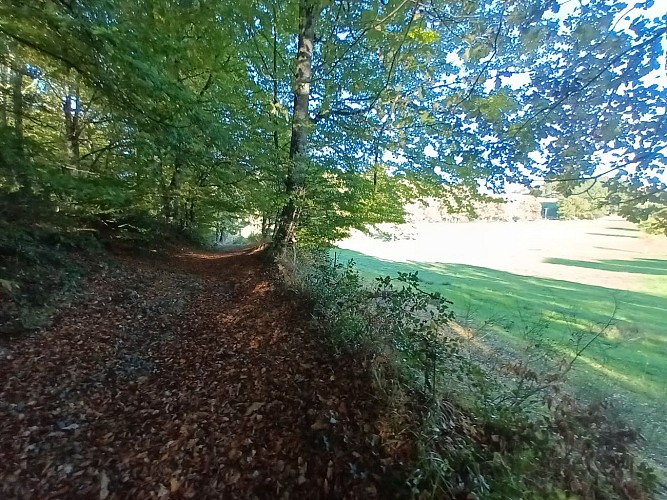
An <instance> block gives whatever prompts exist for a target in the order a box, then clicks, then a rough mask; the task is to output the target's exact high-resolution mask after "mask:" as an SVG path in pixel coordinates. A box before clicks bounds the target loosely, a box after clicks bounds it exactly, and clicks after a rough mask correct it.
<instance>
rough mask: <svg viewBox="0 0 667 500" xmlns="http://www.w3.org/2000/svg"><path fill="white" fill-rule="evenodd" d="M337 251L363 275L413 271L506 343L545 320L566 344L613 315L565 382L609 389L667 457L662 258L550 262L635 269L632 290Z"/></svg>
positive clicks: (666, 281) (555, 338) (665, 269)
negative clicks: (638, 284) (489, 323)
mask: <svg viewBox="0 0 667 500" xmlns="http://www.w3.org/2000/svg"><path fill="white" fill-rule="evenodd" d="M336 252H337V258H338V259H339V260H340V261H345V260H349V259H354V261H355V262H356V263H357V267H358V269H359V271H360V272H361V274H362V275H363V276H364V277H365V278H369V279H370V278H374V277H376V276H379V275H388V274H390V275H395V274H396V273H397V272H398V271H402V272H406V271H415V270H416V271H419V276H420V277H421V278H422V280H423V282H424V284H425V286H426V287H428V288H430V289H431V290H434V291H439V292H441V293H442V294H443V295H444V296H445V297H447V298H449V299H450V300H452V301H453V302H454V306H453V308H454V311H455V312H456V313H457V315H458V317H459V318H462V319H463V320H466V321H467V320H469V319H470V318H471V316H472V317H474V320H473V321H477V322H483V321H485V320H488V319H493V320H494V325H495V327H494V329H493V330H492V331H493V339H491V340H492V341H493V342H498V341H502V342H503V343H506V344H508V345H510V346H513V347H521V345H522V343H524V342H526V336H525V331H526V330H530V329H531V327H532V326H533V325H538V324H542V325H548V327H547V328H546V329H543V328H542V329H541V330H542V331H543V334H544V335H545V336H546V337H547V338H548V339H549V340H551V341H552V342H553V343H554V344H556V345H557V346H559V348H560V349H561V350H565V351H567V350H572V342H571V341H570V339H571V338H572V332H573V331H576V330H577V329H585V330H586V329H587V330H588V331H599V329H600V328H601V326H600V325H604V324H607V323H608V322H609V320H610V318H612V317H613V326H611V327H609V328H607V330H606V331H605V334H604V335H603V336H602V337H601V338H600V339H599V340H598V341H596V342H595V343H594V344H593V345H592V346H591V347H590V348H589V349H588V350H587V351H586V352H585V353H584V355H583V356H582V357H581V358H580V360H579V363H578V366H577V369H576V371H575V372H574V373H573V377H572V384H573V386H575V387H576V389H578V390H580V391H581V392H582V393H583V394H586V395H588V396H593V397H597V396H600V395H614V396H615V402H616V404H618V406H619V410H620V411H621V413H622V414H625V415H626V416H628V418H630V419H631V420H633V421H634V423H635V424H637V425H638V426H640V427H641V428H643V429H644V433H645V436H646V437H647V438H648V439H650V440H651V445H652V446H651V448H652V449H653V451H654V452H655V453H654V456H655V458H656V459H657V460H658V461H659V462H662V463H667V458H666V457H665V456H664V455H665V453H667V452H665V451H663V452H662V453H660V451H661V449H662V450H667V422H666V421H667V417H665V414H666V413H667V401H665V395H667V260H660V259H627V260H618V259H617V260H600V261H581V260H566V259H551V260H550V262H552V263H555V264H560V265H564V266H570V267H571V268H572V276H573V278H572V279H573V280H575V279H576V273H577V269H580V268H592V269H600V270H607V271H612V272H613V271H618V272H628V273H637V274H640V275H642V276H641V278H642V284H643V285H645V286H644V288H645V290H643V291H642V292H638V291H623V290H616V289H611V288H605V287H602V286H591V285H585V284H580V283H577V282H575V281H561V280H555V279H548V278H539V277H532V276H523V275H518V274H512V273H509V272H505V271H499V270H494V269H488V268H485V267H478V266H472V265H463V264H442V263H419V262H407V263H403V262H393V261H387V260H381V259H379V258H375V257H370V256H367V255H364V254H362V253H359V252H354V251H351V250H337V251H336ZM538 329H539V328H538ZM661 455H663V456H661Z"/></svg>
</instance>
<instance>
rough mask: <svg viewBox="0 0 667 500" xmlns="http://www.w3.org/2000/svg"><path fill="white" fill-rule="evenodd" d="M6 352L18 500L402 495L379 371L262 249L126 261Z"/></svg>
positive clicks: (7, 472)
mask: <svg viewBox="0 0 667 500" xmlns="http://www.w3.org/2000/svg"><path fill="white" fill-rule="evenodd" d="M87 286H88V293H87V294H86V299H85V300H83V301H82V302H81V303H78V304H76V305H73V306H71V307H69V308H68V309H66V310H64V311H63V312H62V313H61V314H60V317H59V321H58V322H57V323H56V324H55V325H54V326H53V327H52V328H51V329H49V330H48V331H45V332H42V333H39V334H37V335H34V336H31V337H28V338H24V339H21V340H17V341H14V342H12V343H10V344H8V345H6V346H5V347H4V348H3V350H2V352H1V353H0V381H1V382H0V383H1V384H2V385H1V386H0V421H1V422H2V423H3V425H2V426H1V427H0V497H2V498H22V499H24V498H100V499H123V498H197V499H200V498H229V497H235V498H253V497H254V498H373V497H377V496H383V497H390V496H394V493H393V492H392V488H393V484H392V481H393V479H394V478H393V474H391V473H390V470H393V468H394V463H393V460H392V458H391V457H388V456H386V453H385V452H384V450H383V447H382V440H381V439H380V437H379V436H378V431H377V427H378V423H377V415H376V411H377V405H378V402H377V401H376V400H375V399H374V397H373V396H372V394H371V388H370V382H369V377H368V373H367V372H366V370H365V369H364V367H363V364H362V363H361V362H359V361H356V360H354V359H352V358H350V357H336V356H334V355H333V354H332V353H331V352H330V351H329V350H328V349H327V348H326V347H325V345H324V344H323V343H322V342H321V340H320V339H319V337H318V334H317V333H314V332H312V331H310V330H309V327H308V322H307V320H306V319H305V314H304V312H302V311H300V310H299V307H298V306H297V305H296V304H294V303H293V302H292V301H291V300H290V299H289V298H288V297H287V296H286V295H285V294H283V293H282V292H281V291H280V290H279V288H278V287H276V286H275V285H273V284H272V283H271V281H270V280H269V279H267V276H266V274H265V271H264V268H263V267H262V265H261V261H260V258H259V256H258V255H256V254H252V253H248V252H245V253H237V254H212V253H209V254H203V253H200V254H197V253H191V254H184V255H181V256H178V257H172V258H170V259H168V260H156V261H154V262H147V261H141V260H135V259H125V260H121V261H119V262H118V263H117V265H116V266H112V267H111V268H108V269H107V268H105V270H103V271H100V272H99V273H97V274H95V275H94V276H92V277H91V278H90V279H89V280H88V285H87Z"/></svg>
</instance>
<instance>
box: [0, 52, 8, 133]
mask: <svg viewBox="0 0 667 500" xmlns="http://www.w3.org/2000/svg"><path fill="white" fill-rule="evenodd" d="M8 87H9V68H8V67H7V66H5V65H4V64H0V99H1V102H0V127H6V126H7V112H8V110H9V105H8V103H9V89H8Z"/></svg>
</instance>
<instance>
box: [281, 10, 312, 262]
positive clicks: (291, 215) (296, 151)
mask: <svg viewBox="0 0 667 500" xmlns="http://www.w3.org/2000/svg"><path fill="white" fill-rule="evenodd" d="M319 3H320V2H319V0H300V2H299V43H298V52H297V55H296V74H295V78H294V110H293V112H292V141H291V143H290V152H289V153H290V154H289V160H290V161H289V170H288V173H287V179H285V188H286V191H287V195H288V201H287V203H286V204H285V206H284V207H283V209H282V212H281V214H280V219H279V221H278V226H277V229H276V235H275V240H274V251H275V252H276V253H280V252H282V250H283V249H284V247H285V245H287V244H292V243H294V239H295V236H296V230H297V225H298V222H299V215H300V213H301V207H300V198H301V197H302V196H303V194H304V193H303V192H304V189H305V181H306V169H307V164H306V159H307V158H306V156H307V151H306V148H307V145H308V127H309V117H308V106H309V104H310V82H311V80H312V73H313V68H312V59H313V46H314V43H315V22H316V21H317V18H318V16H319V13H320V5H319Z"/></svg>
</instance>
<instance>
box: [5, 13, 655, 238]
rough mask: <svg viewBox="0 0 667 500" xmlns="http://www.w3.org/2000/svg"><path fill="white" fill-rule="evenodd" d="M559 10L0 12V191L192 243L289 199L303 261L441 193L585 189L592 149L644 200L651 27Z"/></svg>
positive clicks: (472, 195)
mask: <svg viewBox="0 0 667 500" xmlns="http://www.w3.org/2000/svg"><path fill="white" fill-rule="evenodd" d="M308 5H311V6H312V7H313V9H311V10H308V9H305V10H304V9H301V7H304V6H308ZM315 7H316V8H315ZM559 9H560V6H559V4H558V3H557V2H556V3H554V2H546V3H544V2H536V1H533V0H517V1H516V2H511V4H510V5H506V2H498V1H494V0H489V1H473V2H463V3H451V2H448V1H444V0H436V1H432V2H426V3H424V2H421V3H415V2H403V1H399V0H390V1H388V2H385V1H379V0H374V1H372V2H365V3H364V2H362V3H359V2H339V1H334V2H320V1H315V0H299V1H297V0H294V1H290V2H277V1H275V0H265V1H260V2H251V3H249V4H244V5H242V6H239V5H235V4H231V3H229V2H216V3H210V2H209V3H207V2H191V1H182V2H180V1H179V2H167V1H164V0H155V1H150V2H148V1H142V2H140V3H138V4H137V3H136V2H128V1H126V0H112V1H104V2H92V3H90V2H89V3H81V2H56V1H53V0H41V1H39V2H32V3H29V4H26V3H25V2H23V1H20V0H8V1H6V2H3V4H2V6H0V19H1V21H0V70H1V71H0V97H1V99H0V143H1V144H2V146H3V147H2V148H1V149H2V153H1V158H0V194H2V195H3V196H6V195H8V194H9V193H12V192H15V191H18V190H27V191H30V192H32V193H33V194H34V195H36V196H39V197H40V198H41V199H43V200H45V201H50V202H53V203H54V206H55V207H56V208H57V209H58V210H59V211H60V212H62V213H67V214H69V215H71V216H72V217H73V218H76V217H82V216H83V217H88V218H91V217H92V218H94V217H98V216H100V215H104V216H105V217H111V218H113V219H115V220H122V219H124V218H126V217H130V218H139V219H141V220H144V221H148V219H149V218H153V219H158V220H159V221H160V224H162V223H164V224H166V225H168V226H171V227H173V228H175V229H176V230H177V231H180V232H184V233H193V232H194V233H199V234H200V235H202V236H203V237H204V238H208V239H209V240H210V239H212V236H213V234H214V233H215V230H216V228H217V227H218V226H219V225H220V224H221V223H222V224H225V223H226V222H227V219H228V218H232V219H233V218H236V217H242V218H247V217H255V218H261V219H263V220H265V221H266V223H267V226H271V228H272V227H273V226H274V225H275V224H276V223H277V222H279V220H280V214H281V209H282V208H283V207H284V206H285V203H286V202H287V200H288V199H293V201H294V202H295V203H296V204H297V205H298V207H296V208H298V210H297V212H298V219H299V220H298V223H299V229H300V234H299V238H298V239H299V242H300V243H302V244H303V246H312V245H314V244H315V243H322V242H327V241H332V240H335V239H337V238H339V237H340V236H341V235H344V234H345V232H346V231H347V230H348V229H349V228H350V227H356V228H359V227H363V226H364V225H366V224H374V223H377V222H378V221H382V222H395V221H398V220H400V219H401V218H402V217H403V205H404V204H405V202H407V201H410V200H414V199H418V198H424V197H429V196H433V197H437V198H441V199H443V200H445V203H449V200H448V198H450V197H451V192H452V191H451V190H447V189H446V188H448V187H456V188H457V189H458V190H459V193H466V195H465V197H467V198H468V199H467V200H465V202H466V203H470V202H471V201H474V200H475V199H477V198H479V196H480V195H479V193H478V187H479V186H480V185H482V186H484V187H485V188H486V189H488V190H489V191H496V192H497V191H501V190H502V189H503V187H504V185H505V184H506V183H507V182H509V181H511V182H521V183H528V182H532V180H533V179H534V178H535V177H536V176H537V177H544V176H547V177H554V176H558V177H559V178H561V179H568V178H569V179H572V180H573V182H574V181H575V180H580V179H581V178H582V177H583V178H585V177H590V176H597V175H598V172H599V170H597V166H598V165H599V164H600V161H599V158H600V155H602V154H603V153H609V154H607V156H606V157H612V158H613V161H612V165H611V171H612V173H614V175H615V177H616V178H617V179H618V180H619V182H626V183H627V181H632V183H633V185H640V184H641V182H642V179H643V180H644V181H646V183H647V184H649V185H650V186H652V188H654V189H657V190H660V189H661V186H662V185H661V184H660V182H659V176H658V175H657V174H658V173H659V162H660V159H661V158H662V155H663V151H664V143H663V141H662V140H655V141H643V140H639V139H640V138H641V137H646V136H652V137H662V134H660V133H659V127H660V124H661V123H662V122H661V119H660V114H659V113H660V111H659V109H660V106H653V105H652V103H657V102H659V101H660V99H662V97H663V94H662V93H663V92H664V90H663V89H662V88H661V87H659V86H658V85H652V84H648V83H646V81H647V80H646V78H647V77H650V75H651V74H652V73H651V71H652V70H653V69H655V68H656V67H657V66H656V65H657V64H659V61H660V57H661V53H662V48H661V45H660V43H659V40H660V36H662V34H663V32H664V29H663V28H662V25H661V24H660V20H659V19H652V18H650V17H649V16H648V14H639V15H637V17H636V18H635V19H634V21H632V22H628V23H626V22H625V21H623V20H622V19H620V18H621V17H622V7H621V6H620V4H619V5H617V4H614V5H613V6H611V5H609V2H608V1H606V0H595V1H593V2H588V3H587V4H586V5H585V6H579V7H575V8H572V9H570V8H569V7H568V8H567V9H568V11H567V12H566V11H564V10H559ZM304 12H313V13H314V14H313V16H314V18H313V19H312V21H313V23H314V26H315V35H316V36H315V37H314V40H313V45H314V47H313V54H312V71H313V78H312V79H311V80H312V81H311V87H310V88H309V95H308V98H309V101H308V107H307V110H306V118H307V122H308V123H307V124H306V123H304V126H303V127H301V129H300V130H301V132H302V133H303V134H305V136H307V137H306V139H307V141H306V142H307V144H306V146H307V147H306V151H305V154H304V157H303V158H300V159H299V161H298V162H295V159H294V158H292V155H291V152H290V151H289V149H290V147H291V146H290V143H291V135H292V127H291V126H292V123H293V120H292V115H293V112H294V110H293V108H292V103H293V97H294V96H293V91H294V81H295V80H294V79H295V75H294V71H293V60H294V59H295V57H296V56H297V54H296V53H295V52H296V46H295V44H294V35H295V34H296V33H298V31H299V22H297V21H299V16H300V15H303V13H304ZM220 20H224V22H220ZM301 21H302V20H301ZM625 24H628V26H624V25H625ZM442 54H448V57H442ZM555 59H558V60H559V61H561V63H559V67H558V70H557V71H553V70H552V66H553V63H552V61H553V60H555ZM640 62H641V64H640ZM545 68H546V69H545ZM514 77H516V78H518V79H521V80H522V81H524V82H527V83H523V84H517V83H516V79H515V78H514ZM648 81H650V78H649V80H648ZM627 88H632V92H630V91H625V89H627ZM626 109H632V110H633V111H632V113H626V112H625V111H624V110H626ZM297 164H298V165H297ZM297 167H298V168H297ZM295 168H297V170H299V171H300V172H301V171H302V170H303V171H304V172H306V173H305V178H304V179H299V183H300V185H301V187H302V188H303V189H302V190H301V191H300V192H299V194H298V196H295V195H294V193H291V188H289V184H290V183H288V182H286V179H287V178H288V177H289V175H291V174H290V172H294V171H295ZM230 214H231V216H230ZM266 233H267V234H270V233H272V230H271V229H269V230H268V231H266Z"/></svg>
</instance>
